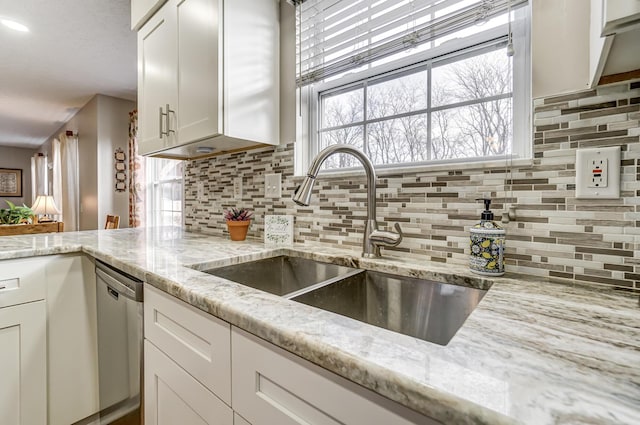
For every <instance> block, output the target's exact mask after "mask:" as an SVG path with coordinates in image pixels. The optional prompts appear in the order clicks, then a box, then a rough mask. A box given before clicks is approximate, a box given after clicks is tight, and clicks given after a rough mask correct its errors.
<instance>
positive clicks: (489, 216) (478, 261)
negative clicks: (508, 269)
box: [469, 199, 506, 276]
mask: <svg viewBox="0 0 640 425" xmlns="http://www.w3.org/2000/svg"><path fill="white" fill-rule="evenodd" d="M476 201H484V211H483V212H482V215H481V216H480V223H478V224H476V225H475V226H473V227H471V229H469V231H470V233H471V234H470V236H471V245H470V247H471V255H470V257H469V268H470V269H471V271H472V272H474V273H478V274H482V275H487V276H502V275H503V274H504V241H505V237H506V232H505V230H504V229H503V228H502V227H501V226H500V225H499V224H498V223H496V222H495V221H493V213H492V212H491V210H490V207H491V199H476Z"/></svg>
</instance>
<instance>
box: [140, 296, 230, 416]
mask: <svg viewBox="0 0 640 425" xmlns="http://www.w3.org/2000/svg"><path fill="white" fill-rule="evenodd" d="M144 331H145V332H144V333H145V343H144V382H145V385H144V390H145V396H144V403H145V407H144V412H145V424H146V425H174V424H179V425H204V424H208V425H214V424H215V425H232V424H233V423H234V418H233V411H232V410H231V407H229V406H230V405H231V326H230V325H229V324H228V323H226V322H223V321H222V320H219V319H216V318H215V317H213V316H211V315H209V314H206V313H204V312H203V311H201V310H198V309H196V308H194V307H192V306H190V305H188V304H186V303H184V302H182V301H180V300H177V299H176V298H174V297H172V296H170V295H168V294H166V293H164V292H162V291H160V290H158V289H155V288H153V287H151V286H145V288H144ZM225 403H226V404H225Z"/></svg>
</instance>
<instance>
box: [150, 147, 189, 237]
mask: <svg viewBox="0 0 640 425" xmlns="http://www.w3.org/2000/svg"><path fill="white" fill-rule="evenodd" d="M147 159H148V160H149V159H151V160H152V161H153V160H155V158H147ZM150 165H151V163H150V161H147V170H149V169H150V168H153V177H154V178H153V179H150V178H149V177H150V176H151V174H152V173H151V172H147V179H148V180H147V195H146V200H147V207H146V214H147V223H148V225H149V226H152V227H157V226H159V225H160V223H159V222H158V214H159V213H160V212H166V211H169V210H163V209H161V208H160V206H159V203H160V200H159V199H158V191H159V190H161V187H162V186H164V185H167V184H174V183H180V186H181V191H182V194H183V196H182V203H181V206H180V208H181V210H180V211H179V212H180V217H181V219H180V224H181V226H184V164H183V166H182V176H180V177H174V178H169V179H157V178H156V174H155V173H156V171H157V167H156V164H154V165H153V166H151V167H150ZM170 212H172V213H176V212H178V211H175V210H170Z"/></svg>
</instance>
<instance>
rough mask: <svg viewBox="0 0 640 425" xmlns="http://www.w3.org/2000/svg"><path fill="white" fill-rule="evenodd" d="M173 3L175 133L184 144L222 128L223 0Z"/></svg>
mask: <svg viewBox="0 0 640 425" xmlns="http://www.w3.org/2000/svg"><path fill="white" fill-rule="evenodd" d="M176 7H177V20H178V36H177V40H178V64H179V73H178V113H177V133H178V143H179V144H183V143H189V142H193V141H196V140H200V139H204V138H207V137H211V136H215V135H217V134H221V133H222V130H223V129H222V118H221V113H222V103H221V99H222V94H221V87H222V72H221V69H222V67H221V63H222V59H221V55H222V48H221V47H220V45H221V43H222V36H221V29H222V22H221V11H222V0H181V1H178V4H177V6H176ZM245 11H246V10H245ZM256 77H257V76H256Z"/></svg>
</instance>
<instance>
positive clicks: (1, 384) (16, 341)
mask: <svg viewBox="0 0 640 425" xmlns="http://www.w3.org/2000/svg"><path fill="white" fill-rule="evenodd" d="M46 340H47V333H46V312H45V303H44V301H37V302H32V303H28V304H21V305H17V306H13V307H5V308H0V377H1V378H0V406H1V407H0V424H2V425H45V424H46V423H47V390H46V389H47V370H46V362H47V359H46Z"/></svg>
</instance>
